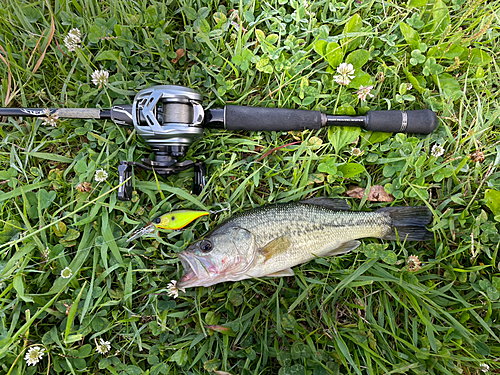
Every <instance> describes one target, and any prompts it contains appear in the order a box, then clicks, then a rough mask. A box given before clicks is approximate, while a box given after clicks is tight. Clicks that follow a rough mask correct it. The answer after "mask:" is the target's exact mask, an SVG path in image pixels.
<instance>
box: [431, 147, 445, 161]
mask: <svg viewBox="0 0 500 375" xmlns="http://www.w3.org/2000/svg"><path fill="white" fill-rule="evenodd" d="M443 154H444V148H443V147H442V146H441V145H437V144H436V145H434V146H432V149H431V155H432V156H434V157H436V158H438V157H440V156H441V155H443Z"/></svg>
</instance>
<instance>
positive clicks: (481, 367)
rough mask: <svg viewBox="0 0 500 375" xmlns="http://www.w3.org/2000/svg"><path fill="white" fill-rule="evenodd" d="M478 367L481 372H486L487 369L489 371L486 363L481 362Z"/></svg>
mask: <svg viewBox="0 0 500 375" xmlns="http://www.w3.org/2000/svg"><path fill="white" fill-rule="evenodd" d="M479 368H480V369H481V371H482V372H488V371H490V366H488V365H487V364H486V363H481V364H480V365H479Z"/></svg>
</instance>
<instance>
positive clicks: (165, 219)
mask: <svg viewBox="0 0 500 375" xmlns="http://www.w3.org/2000/svg"><path fill="white" fill-rule="evenodd" d="M227 209H228V208H226V209H223V210H219V211H195V210H177V211H172V212H168V213H166V214H163V215H161V216H158V217H157V218H155V219H153V220H152V221H151V222H149V223H147V224H146V226H145V227H144V228H141V229H138V230H137V231H135V232H133V233H132V235H131V236H130V238H129V239H128V240H127V242H130V241H133V240H135V239H137V238H139V237H142V236H144V235H146V234H149V233H153V232H154V231H155V229H171V230H177V229H182V228H184V227H185V226H186V225H188V224H189V223H191V222H193V221H194V220H196V219H198V218H200V217H202V216H207V215H209V214H216V213H219V212H221V211H226V210H227Z"/></svg>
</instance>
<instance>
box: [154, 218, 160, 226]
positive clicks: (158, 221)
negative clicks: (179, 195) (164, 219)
mask: <svg viewBox="0 0 500 375" xmlns="http://www.w3.org/2000/svg"><path fill="white" fill-rule="evenodd" d="M153 223H155V224H160V223H161V219H160V218H159V217H157V218H156V219H153Z"/></svg>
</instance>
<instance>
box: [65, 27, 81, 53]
mask: <svg viewBox="0 0 500 375" xmlns="http://www.w3.org/2000/svg"><path fill="white" fill-rule="evenodd" d="M81 37H82V33H81V32H80V30H78V29H76V28H75V29H71V30H70V31H69V33H68V35H66V36H65V37H64V45H65V46H66V48H67V49H68V51H70V52H73V51H75V50H76V49H77V48H80V43H81V42H82V39H81Z"/></svg>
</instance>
